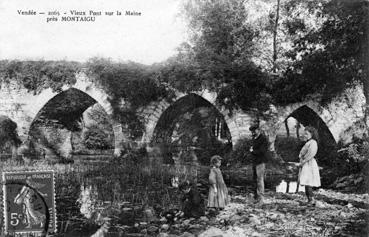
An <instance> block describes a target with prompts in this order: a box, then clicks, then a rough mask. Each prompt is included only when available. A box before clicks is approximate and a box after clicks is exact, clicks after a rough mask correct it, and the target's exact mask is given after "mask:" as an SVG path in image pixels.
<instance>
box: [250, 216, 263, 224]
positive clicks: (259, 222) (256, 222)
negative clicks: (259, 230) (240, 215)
mask: <svg viewBox="0 0 369 237" xmlns="http://www.w3.org/2000/svg"><path fill="white" fill-rule="evenodd" d="M250 223H251V224H252V225H261V221H260V220H259V218H257V217H256V216H253V217H251V218H250Z"/></svg>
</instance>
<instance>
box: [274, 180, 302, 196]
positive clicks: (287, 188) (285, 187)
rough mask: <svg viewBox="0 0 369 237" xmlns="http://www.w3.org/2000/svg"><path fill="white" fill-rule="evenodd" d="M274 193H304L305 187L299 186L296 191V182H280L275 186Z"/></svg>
mask: <svg viewBox="0 0 369 237" xmlns="http://www.w3.org/2000/svg"><path fill="white" fill-rule="evenodd" d="M275 191H276V192H277V193H295V192H296V191H297V192H305V186H302V185H299V187H298V190H297V182H295V181H292V182H290V181H287V182H286V181H284V180H282V181H281V183H280V184H279V185H278V186H276V188H275Z"/></svg>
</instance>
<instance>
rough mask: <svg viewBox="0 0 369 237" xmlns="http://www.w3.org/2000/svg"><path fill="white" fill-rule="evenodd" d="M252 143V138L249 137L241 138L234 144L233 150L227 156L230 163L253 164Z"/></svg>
mask: <svg viewBox="0 0 369 237" xmlns="http://www.w3.org/2000/svg"><path fill="white" fill-rule="evenodd" d="M251 145H252V140H251V139H248V138H242V139H240V140H239V141H238V142H237V143H236V144H235V146H234V149H233V151H232V152H230V153H229V154H228V156H227V158H228V160H229V163H230V164H239V163H241V164H245V165H247V164H251V163H252V155H251V153H250V151H249V150H250V147H251Z"/></svg>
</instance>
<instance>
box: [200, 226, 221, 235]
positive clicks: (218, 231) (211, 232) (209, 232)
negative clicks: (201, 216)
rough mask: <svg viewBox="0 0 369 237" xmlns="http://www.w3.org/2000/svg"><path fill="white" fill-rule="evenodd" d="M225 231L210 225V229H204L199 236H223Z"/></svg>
mask: <svg viewBox="0 0 369 237" xmlns="http://www.w3.org/2000/svg"><path fill="white" fill-rule="evenodd" d="M223 235H224V232H223V231H222V230H221V229H218V228H216V227H210V228H209V229H208V230H206V231H204V232H203V233H201V234H200V235H199V237H213V236H223Z"/></svg>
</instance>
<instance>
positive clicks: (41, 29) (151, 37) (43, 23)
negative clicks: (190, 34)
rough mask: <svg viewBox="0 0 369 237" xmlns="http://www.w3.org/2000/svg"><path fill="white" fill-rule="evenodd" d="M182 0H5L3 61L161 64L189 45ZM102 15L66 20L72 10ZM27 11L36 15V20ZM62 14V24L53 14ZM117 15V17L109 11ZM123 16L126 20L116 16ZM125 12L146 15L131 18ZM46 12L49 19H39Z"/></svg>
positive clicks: (0, 22)
mask: <svg viewBox="0 0 369 237" xmlns="http://www.w3.org/2000/svg"><path fill="white" fill-rule="evenodd" d="M180 3H181V2H180V0H63V1H60V0H1V1H0V26H1V33H0V59H9V60H10V59H19V60H40V59H43V60H70V61H80V62H84V61H86V60H88V59H89V58H92V57H105V58H111V59H113V60H115V61H127V60H130V61H134V62H138V63H143V64H152V63H155V62H161V61H164V60H165V59H167V58H168V57H170V56H172V55H174V54H175V52H176V51H175V50H176V48H177V47H178V46H179V44H180V43H182V42H183V41H185V40H186V29H185V24H184V22H183V19H181V18H180V16H179V8H180ZM73 10H76V11H82V12H85V13H86V15H85V16H83V15H79V17H90V16H91V15H89V12H90V10H91V11H94V12H99V11H100V12H101V14H102V15H101V16H96V15H95V21H91V22H86V21H85V22H81V21H80V22H71V21H62V17H72V16H73V15H72V14H71V11H73ZM19 11H22V12H28V11H35V12H36V15H24V14H22V13H19ZM52 11H58V12H59V14H60V15H59V16H57V18H58V21H49V22H47V18H52V17H53V16H51V15H48V13H49V12H52ZM109 11H110V12H114V15H113V16H107V15H105V12H109ZM117 11H120V12H121V13H122V15H120V16H117V15H116V12H117ZM126 11H131V12H133V11H135V12H140V13H141V16H126V15H125V13H126ZM42 12H44V13H45V14H40V13H42Z"/></svg>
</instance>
